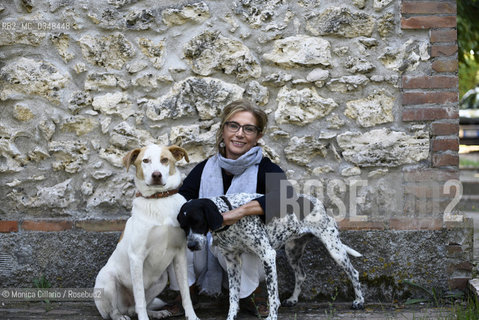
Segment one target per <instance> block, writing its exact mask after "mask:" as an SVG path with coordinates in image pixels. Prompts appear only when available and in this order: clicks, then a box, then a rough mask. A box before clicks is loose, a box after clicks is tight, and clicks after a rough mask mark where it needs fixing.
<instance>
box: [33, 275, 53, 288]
mask: <svg viewBox="0 0 479 320" xmlns="http://www.w3.org/2000/svg"><path fill="white" fill-rule="evenodd" d="M33 285H34V287H35V288H38V289H48V288H51V287H52V285H51V283H50V281H48V280H47V278H45V276H43V275H42V276H41V277H40V278H36V279H33Z"/></svg>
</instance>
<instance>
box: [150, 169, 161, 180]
mask: <svg viewBox="0 0 479 320" xmlns="http://www.w3.org/2000/svg"><path fill="white" fill-rule="evenodd" d="M151 177H152V178H153V180H160V179H161V172H160V171H155V172H153V173H152V174H151Z"/></svg>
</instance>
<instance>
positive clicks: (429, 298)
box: [404, 280, 464, 307]
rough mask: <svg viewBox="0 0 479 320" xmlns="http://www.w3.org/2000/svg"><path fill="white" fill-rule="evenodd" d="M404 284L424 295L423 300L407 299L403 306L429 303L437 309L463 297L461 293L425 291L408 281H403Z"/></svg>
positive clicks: (436, 290)
mask: <svg viewBox="0 0 479 320" xmlns="http://www.w3.org/2000/svg"><path fill="white" fill-rule="evenodd" d="M404 283H405V284H407V285H409V286H411V287H414V288H417V289H419V290H420V291H422V292H423V293H425V294H426V297H425V298H416V299H408V300H407V301H406V303H405V305H412V304H418V303H431V304H432V305H434V306H435V307H439V306H441V305H442V304H444V303H445V302H447V301H450V300H454V299H459V298H463V297H464V292H462V291H448V292H443V291H442V290H438V289H437V288H431V289H427V288H425V287H423V286H421V285H419V284H417V283H414V282H412V281H409V280H404Z"/></svg>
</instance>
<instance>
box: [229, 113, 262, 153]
mask: <svg viewBox="0 0 479 320" xmlns="http://www.w3.org/2000/svg"><path fill="white" fill-rule="evenodd" d="M227 122H230V123H237V124H239V125H240V126H244V125H253V126H257V125H258V123H257V121H256V118H255V116H254V115H253V114H252V113H251V112H249V111H239V112H236V113H235V114H233V115H232V116H231V117H230V118H229V119H228V120H227ZM246 131H248V130H246ZM262 136H263V135H262V134H260V133H259V132H255V133H253V134H248V133H247V132H246V133H245V129H244V128H240V129H239V130H238V131H236V132H233V131H232V130H231V129H230V128H229V126H228V125H225V126H224V128H223V141H224V143H225V152H226V158H228V159H238V158H239V157H241V156H242V155H243V154H245V153H246V152H248V151H249V150H250V149H251V148H252V147H254V146H255V145H256V144H257V143H258V140H259V139H260V138H261V137H262Z"/></svg>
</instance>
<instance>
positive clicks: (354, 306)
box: [351, 301, 364, 310]
mask: <svg viewBox="0 0 479 320" xmlns="http://www.w3.org/2000/svg"><path fill="white" fill-rule="evenodd" d="M351 309H353V310H364V303H363V302H356V301H354V302H353V304H352V305H351Z"/></svg>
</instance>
